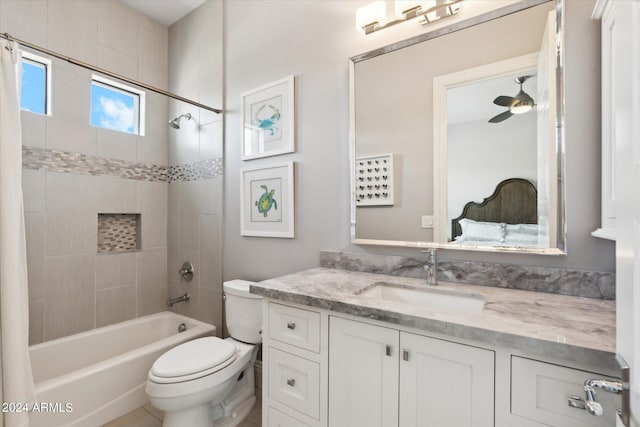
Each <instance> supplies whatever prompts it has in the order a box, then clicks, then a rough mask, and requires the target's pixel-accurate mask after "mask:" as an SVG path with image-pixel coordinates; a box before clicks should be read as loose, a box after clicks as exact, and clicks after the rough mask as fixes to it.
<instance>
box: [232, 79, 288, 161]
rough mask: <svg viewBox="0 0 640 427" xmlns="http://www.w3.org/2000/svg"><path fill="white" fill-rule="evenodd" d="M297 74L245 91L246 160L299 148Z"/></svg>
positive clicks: (244, 135)
mask: <svg viewBox="0 0 640 427" xmlns="http://www.w3.org/2000/svg"><path fill="white" fill-rule="evenodd" d="M294 113H295V97H294V77H293V76H289V77H286V78H284V79H281V80H277V81H275V82H272V83H269V84H266V85H264V86H260V87H258V88H255V89H253V90H250V91H248V92H245V93H243V94H242V160H251V159H257V158H259V157H268V156H277V155H279V154H285V153H293V152H294V151H295V145H294V136H295V120H294Z"/></svg>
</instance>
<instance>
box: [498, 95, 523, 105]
mask: <svg viewBox="0 0 640 427" xmlns="http://www.w3.org/2000/svg"><path fill="white" fill-rule="evenodd" d="M514 101H517V98H514V97H512V96H505V95H501V96H499V97H497V98H496V99H494V100H493V103H494V104H496V105H499V106H501V107H510V106H511V104H513V103H514Z"/></svg>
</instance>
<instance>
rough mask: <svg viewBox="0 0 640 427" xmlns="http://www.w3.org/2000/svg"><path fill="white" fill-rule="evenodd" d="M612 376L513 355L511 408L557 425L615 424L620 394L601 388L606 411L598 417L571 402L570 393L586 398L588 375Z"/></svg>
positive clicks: (535, 418) (578, 426) (546, 422)
mask: <svg viewBox="0 0 640 427" xmlns="http://www.w3.org/2000/svg"><path fill="white" fill-rule="evenodd" d="M590 378H603V379H610V377H607V376H604V375H601V374H596V373H593V372H587V371H581V370H578V369H573V368H567V367H564V366H558V365H553V364H550V363H544V362H539V361H536V360H531V359H525V358H522V357H516V356H512V358H511V412H512V413H513V414H514V415H518V416H521V417H524V418H528V419H530V420H534V421H538V422H542V423H545V424H548V425H550V426H556V427H587V426H589V427H596V426H597V427H605V426H606V427H613V426H615V425H616V408H618V407H620V402H619V401H620V397H619V396H617V395H614V394H611V393H607V392H605V391H597V390H596V394H597V395H598V401H599V402H600V403H601V404H602V407H603V409H604V414H603V415H602V416H601V417H596V416H593V415H591V414H589V413H588V412H587V411H586V410H584V409H578V408H572V407H570V406H569V405H568V404H567V399H568V398H569V396H579V397H581V398H582V399H584V391H583V388H582V387H583V385H584V382H585V381H586V380H587V379H590Z"/></svg>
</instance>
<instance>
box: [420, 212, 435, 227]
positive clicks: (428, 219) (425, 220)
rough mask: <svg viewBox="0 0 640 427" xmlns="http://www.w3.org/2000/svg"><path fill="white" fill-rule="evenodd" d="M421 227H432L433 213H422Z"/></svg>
mask: <svg viewBox="0 0 640 427" xmlns="http://www.w3.org/2000/svg"><path fill="white" fill-rule="evenodd" d="M422 228H433V215H422Z"/></svg>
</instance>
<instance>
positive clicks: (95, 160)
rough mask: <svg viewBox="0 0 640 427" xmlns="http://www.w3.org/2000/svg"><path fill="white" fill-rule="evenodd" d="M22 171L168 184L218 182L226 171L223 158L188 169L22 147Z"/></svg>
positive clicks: (199, 163) (201, 162) (188, 166)
mask: <svg viewBox="0 0 640 427" xmlns="http://www.w3.org/2000/svg"><path fill="white" fill-rule="evenodd" d="M22 167H23V168H25V169H32V170H42V171H48V172H59V173H75V174H81V175H96V176H102V175H106V176H115V177H117V178H124V179H135V180H140V181H152V182H168V183H173V182H184V181H198V180H201V179H210V178H215V177H218V176H222V171H223V167H222V159H221V158H216V159H210V160H202V161H199V162H196V163H192V164H188V165H178V166H159V165H148V164H144V163H136V162H129V161H126V160H118V159H107V158H104V157H98V156H91V155H88V154H80V153H72V152H69V151H60V150H52V149H49V148H40V147H29V146H23V147H22Z"/></svg>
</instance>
